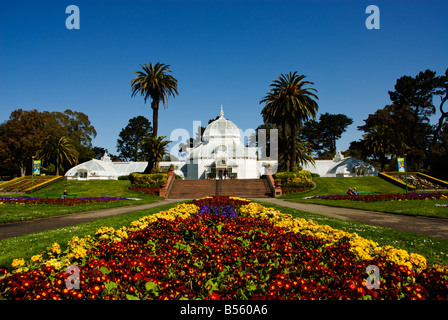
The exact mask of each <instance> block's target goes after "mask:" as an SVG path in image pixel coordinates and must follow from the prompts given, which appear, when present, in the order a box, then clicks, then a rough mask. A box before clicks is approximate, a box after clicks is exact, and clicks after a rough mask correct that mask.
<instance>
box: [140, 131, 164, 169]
mask: <svg viewBox="0 0 448 320" xmlns="http://www.w3.org/2000/svg"><path fill="white" fill-rule="evenodd" d="M165 138H166V137H165V136H160V137H155V136H152V135H150V136H147V137H146V138H145V139H143V141H142V146H141V149H142V150H143V152H144V153H145V154H146V155H147V157H148V166H147V167H146V169H145V173H151V169H152V168H153V167H154V166H155V168H156V169H159V161H160V160H162V158H163V156H164V155H166V154H169V153H168V152H167V151H166V147H167V146H168V144H170V143H171V141H169V140H164V139H165Z"/></svg>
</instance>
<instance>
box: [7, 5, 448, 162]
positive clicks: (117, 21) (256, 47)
mask: <svg viewBox="0 0 448 320" xmlns="http://www.w3.org/2000/svg"><path fill="white" fill-rule="evenodd" d="M71 4H74V5H77V6H78V7H79V10H80V29H79V30H68V29H67V28H66V26H65V21H66V18H67V17H68V16H69V14H66V13H65V9H66V7H67V6H68V5H71ZM370 4H375V5H377V6H378V7H379V9H380V29H379V30H368V29H367V28H366V27H365V20H366V19H367V17H368V16H369V15H368V14H366V13H365V10H366V7H367V6H368V5H370ZM447 31H448V2H447V1H442V0H440V1H431V0H430V1H428V0H426V1H391V0H388V1H363V0H352V1H255V0H253V1H144V0H140V1H123V0H113V1H105V0H104V1H75V0H70V1H63V0H58V1H38V0H37V1H21V0H15V1H9V0H7V1H5V0H2V1H1V3H0V121H1V122H3V121H6V120H7V119H8V118H9V115H10V113H11V111H13V110H15V109H18V108H22V109H25V110H30V109H37V110H39V111H44V110H48V111H64V110H65V109H67V108H70V109H72V110H76V111H81V112H84V113H86V114H87V115H88V116H89V119H90V121H91V122H92V124H93V125H94V127H95V128H96V130H97V132H98V135H97V137H96V138H95V139H94V140H93V144H94V145H96V146H100V147H104V148H107V149H108V150H109V152H111V153H114V154H117V152H116V141H117V138H118V134H119V132H120V131H121V129H122V128H124V127H125V126H126V125H127V123H128V121H129V119H130V118H132V117H135V116H138V115H143V116H145V117H147V118H148V119H149V120H152V112H151V109H150V106H149V104H144V102H143V98H141V97H134V98H131V90H130V88H131V87H130V81H131V80H132V79H133V78H134V77H135V75H134V73H133V72H134V71H136V70H139V69H140V64H143V63H149V62H152V63H156V62H161V63H165V64H169V65H170V66H171V69H172V71H173V73H172V74H173V76H174V77H175V78H177V79H178V82H179V96H177V97H176V98H175V99H170V101H169V105H168V108H167V109H165V110H164V109H163V107H161V110H160V112H159V135H166V136H168V137H169V136H170V134H171V132H172V130H174V129H176V128H185V129H187V130H188V131H190V132H191V131H192V123H193V121H195V120H199V121H202V123H203V124H206V123H207V122H208V120H209V119H211V118H214V117H216V116H217V115H218V114H219V111H220V106H221V104H222V105H223V106H224V112H225V115H226V117H227V118H228V119H230V120H232V121H233V122H234V123H235V124H236V125H238V126H239V127H240V128H241V129H243V130H246V129H249V128H256V127H257V126H258V125H260V124H261V123H262V118H261V115H260V111H261V108H262V106H261V105H260V104H259V101H260V100H261V99H262V98H263V96H264V95H265V94H266V93H267V92H268V90H269V85H270V84H271V83H272V81H273V80H274V79H276V77H278V76H279V75H280V74H281V73H288V72H290V71H297V72H298V73H299V74H304V75H306V76H307V78H306V80H308V81H312V82H314V88H316V89H317V90H318V97H319V101H318V103H319V113H325V112H329V113H343V114H346V115H348V116H349V117H351V118H353V120H354V123H353V125H351V126H350V127H349V128H348V130H347V132H346V133H345V134H344V135H343V136H342V139H340V140H339V141H338V142H337V147H338V149H341V150H345V149H347V148H348V146H349V143H350V142H351V141H353V140H358V139H360V138H361V132H360V131H358V130H357V126H359V125H362V124H363V123H364V122H363V120H364V119H366V118H367V116H368V115H369V114H370V113H373V112H375V110H377V109H379V108H382V107H384V106H385V105H386V104H388V103H389V102H390V100H389V95H388V91H389V90H393V87H394V84H395V82H396V79H397V78H399V77H401V76H403V75H410V76H415V75H416V74H417V73H418V72H419V71H423V70H425V69H431V70H433V71H436V72H437V73H438V74H442V73H444V71H445V70H446V68H447V67H448V59H447V58H448V37H447V36H446V33H447Z"/></svg>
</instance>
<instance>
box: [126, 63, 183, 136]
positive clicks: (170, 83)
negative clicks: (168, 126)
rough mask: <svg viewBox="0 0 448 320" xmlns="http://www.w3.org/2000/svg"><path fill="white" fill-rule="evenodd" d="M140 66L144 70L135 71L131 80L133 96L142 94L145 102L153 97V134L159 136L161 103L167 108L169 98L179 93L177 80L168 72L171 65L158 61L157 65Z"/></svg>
mask: <svg viewBox="0 0 448 320" xmlns="http://www.w3.org/2000/svg"><path fill="white" fill-rule="evenodd" d="M140 66H141V67H142V69H143V71H135V72H134V73H136V74H137V76H136V77H135V79H134V80H132V81H131V90H132V95H131V96H132V97H133V96H135V95H141V96H143V97H144V100H145V103H146V100H147V99H148V98H149V97H151V108H152V124H153V135H154V137H157V129H158V118H159V103H160V102H162V103H163V105H164V107H165V108H167V107H168V98H169V97H170V96H173V97H174V95H175V94H179V93H178V92H177V80H176V79H175V78H174V77H173V76H172V75H169V74H168V73H170V72H171V70H170V69H169V68H170V66H169V65H166V64H163V63H159V62H157V63H156V64H155V65H152V63H150V64H149V65H148V64H143V65H140Z"/></svg>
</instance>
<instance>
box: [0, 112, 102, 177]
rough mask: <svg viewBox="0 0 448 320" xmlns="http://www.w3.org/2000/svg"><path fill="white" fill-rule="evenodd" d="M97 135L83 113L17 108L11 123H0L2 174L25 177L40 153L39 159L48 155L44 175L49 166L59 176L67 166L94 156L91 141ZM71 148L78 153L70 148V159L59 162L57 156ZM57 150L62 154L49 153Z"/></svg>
mask: <svg viewBox="0 0 448 320" xmlns="http://www.w3.org/2000/svg"><path fill="white" fill-rule="evenodd" d="M95 136H96V131H95V128H94V127H93V125H92V124H91V123H90V121H89V118H88V116H87V115H85V114H84V113H82V112H75V111H72V110H70V109H67V110H65V111H64V112H48V111H44V112H39V111H37V110H29V111H27V110H22V109H17V110H15V111H13V112H11V115H10V117H9V120H7V121H5V122H3V123H2V124H0V163H1V164H0V174H1V175H2V176H14V175H20V176H24V175H25V174H26V171H27V170H28V171H29V172H31V157H32V156H38V152H39V155H40V156H42V155H43V154H45V155H46V156H45V157H44V162H43V169H44V172H45V170H46V168H47V167H54V168H55V171H56V172H57V173H59V172H60V171H61V168H63V167H64V166H71V165H73V164H74V163H76V162H77V161H86V160H90V159H91V158H93V157H94V152H93V151H92V139H93V138H94V137H95ZM61 139H62V140H61ZM69 145H70V146H72V147H73V148H74V149H75V150H76V152H74V150H72V149H73V148H71V147H70V148H69V149H71V151H70V152H69V153H70V154H71V156H68V155H67V156H63V155H62V157H59V160H58V156H57V154H61V153H66V151H62V150H64V149H66V148H68V146H69ZM54 148H56V149H59V151H55V152H50V151H49V150H50V149H54ZM44 149H45V150H44ZM56 149H55V150H56ZM69 159H70V160H69ZM76 160H77V161H76ZM58 161H59V163H58V164H56V163H57V162H58Z"/></svg>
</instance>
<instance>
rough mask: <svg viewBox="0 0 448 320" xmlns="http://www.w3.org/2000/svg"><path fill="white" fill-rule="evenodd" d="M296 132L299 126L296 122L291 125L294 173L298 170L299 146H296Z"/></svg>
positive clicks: (292, 167) (292, 166)
mask: <svg viewBox="0 0 448 320" xmlns="http://www.w3.org/2000/svg"><path fill="white" fill-rule="evenodd" d="M296 131H297V124H296V123H295V122H292V123H291V142H292V143H291V169H292V171H296V170H297V146H296V140H297V139H296V138H297V136H296Z"/></svg>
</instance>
